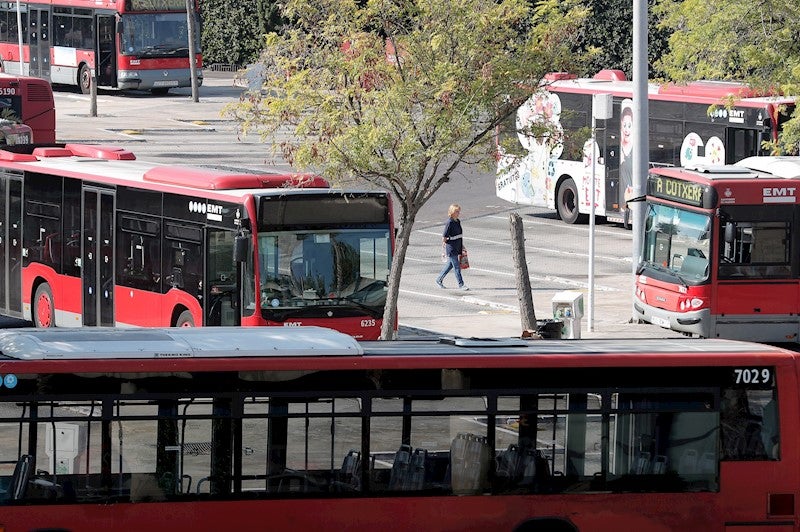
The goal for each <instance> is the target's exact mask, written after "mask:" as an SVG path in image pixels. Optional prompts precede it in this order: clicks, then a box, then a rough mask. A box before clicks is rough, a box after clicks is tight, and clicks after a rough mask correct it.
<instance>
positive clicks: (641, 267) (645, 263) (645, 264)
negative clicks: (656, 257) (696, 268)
mask: <svg viewBox="0 0 800 532" xmlns="http://www.w3.org/2000/svg"><path fill="white" fill-rule="evenodd" d="M647 268H649V269H651V270H655V271H657V272H659V273H664V274H667V275H669V276H670V277H674V278H675V279H677V280H678V281H679V282H680V283H681V284H682V285H683V286H684V287H685V288H688V287H689V285H688V284H686V280H685V279H684V278H683V277H681V275H680V274H679V273H678V272H676V271H675V270H673V269H671V268H667V267H666V266H663V265H661V264H658V263H657V262H650V261H643V262H642V263H641V264H640V265H639V268H638V269H637V271H636V274H637V275H641V274H642V272H644V270H645V269H647Z"/></svg>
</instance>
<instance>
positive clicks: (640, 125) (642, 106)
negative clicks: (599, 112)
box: [628, 0, 650, 316]
mask: <svg viewBox="0 0 800 532" xmlns="http://www.w3.org/2000/svg"><path fill="white" fill-rule="evenodd" d="M647 77H648V58H647V0H633V177H632V186H633V197H634V198H641V197H642V196H643V195H644V192H645V182H646V179H647V170H648V167H649V160H650V157H649V151H650V150H649V146H650V136H649V131H648V116H649V111H650V109H649V105H648V103H649V102H648V100H647V98H648V93H647ZM628 208H629V209H630V210H629V212H630V215H631V229H632V231H633V249H632V257H631V258H632V275H631V281H630V295H631V316H633V302H634V301H635V296H634V289H633V287H634V280H635V277H636V269H637V267H638V266H639V261H640V260H641V252H642V240H643V235H642V224H643V222H644V205H643V203H642V202H641V201H635V202H633V203H631V204H630V205H628Z"/></svg>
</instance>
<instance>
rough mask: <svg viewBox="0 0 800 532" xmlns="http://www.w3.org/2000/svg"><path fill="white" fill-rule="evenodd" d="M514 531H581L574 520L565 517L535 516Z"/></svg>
mask: <svg viewBox="0 0 800 532" xmlns="http://www.w3.org/2000/svg"><path fill="white" fill-rule="evenodd" d="M514 532H579V530H578V527H577V526H575V525H574V524H573V523H572V521H570V520H569V519H566V518H563V517H535V518H533V519H527V520H525V521H523V522H522V523H520V524H518V525H517V526H516V527H515V528H514Z"/></svg>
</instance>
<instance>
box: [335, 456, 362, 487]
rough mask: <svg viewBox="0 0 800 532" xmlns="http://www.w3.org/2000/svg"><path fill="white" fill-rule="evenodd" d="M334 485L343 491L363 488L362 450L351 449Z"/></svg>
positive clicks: (343, 461)
mask: <svg viewBox="0 0 800 532" xmlns="http://www.w3.org/2000/svg"><path fill="white" fill-rule="evenodd" d="M333 487H334V488H336V489H339V490H341V491H352V490H355V491H358V490H360V489H361V452H360V451H357V450H356V449H350V450H349V451H347V454H346V455H345V457H344V460H342V467H341V469H340V470H339V473H338V475H337V479H336V480H335V481H334V482H333Z"/></svg>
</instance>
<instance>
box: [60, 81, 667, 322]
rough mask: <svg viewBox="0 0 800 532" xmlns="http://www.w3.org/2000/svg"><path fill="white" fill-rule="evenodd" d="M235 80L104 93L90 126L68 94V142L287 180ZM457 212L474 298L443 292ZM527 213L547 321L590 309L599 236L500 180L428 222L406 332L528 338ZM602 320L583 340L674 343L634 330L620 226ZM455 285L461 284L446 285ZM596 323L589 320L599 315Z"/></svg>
mask: <svg viewBox="0 0 800 532" xmlns="http://www.w3.org/2000/svg"><path fill="white" fill-rule="evenodd" d="M240 94H241V90H240V89H238V88H236V87H234V86H233V83H232V75H231V74H228V73H213V72H207V73H206V82H205V85H204V86H203V87H201V88H200V92H199V100H200V101H199V102H193V101H192V99H191V91H190V90H189V89H173V90H171V91H170V94H169V95H167V96H152V95H150V94H149V93H134V92H132V93H117V92H105V91H104V92H101V94H99V95H98V100H97V112H98V116H96V117H91V116H89V109H90V100H89V97H88V96H85V95H81V94H77V93H75V92H73V91H69V90H58V91H57V93H56V110H57V134H56V137H57V139H58V140H59V141H60V142H87V143H102V144H114V145H121V146H123V147H125V148H128V149H130V150H131V151H133V152H134V153H136V154H137V157H139V158H140V159H150V160H158V161H161V162H164V163H165V164H192V165H203V166H216V167H223V168H224V167H245V168H251V169H260V170H265V169H268V168H273V169H275V168H277V169H281V168H283V169H286V168H288V165H287V164H286V162H285V161H283V160H282V159H281V158H280V157H278V156H276V155H275V154H274V153H273V151H272V150H271V149H270V146H269V145H267V144H264V143H262V142H261V140H260V139H259V138H258V137H257V136H241V135H240V134H239V132H238V130H237V123H236V122H235V121H234V120H232V119H231V118H229V117H226V116H224V115H222V114H221V112H222V110H223V109H224V107H225V106H226V105H227V104H230V103H232V102H236V101H238V99H239V96H240ZM451 202H457V203H460V204H461V205H462V207H463V215H462V216H463V225H464V228H465V243H466V246H467V248H468V249H469V252H470V260H471V263H472V268H470V269H469V270H468V271H466V272H465V279H466V282H467V284H468V285H469V286H470V287H471V290H470V291H469V292H459V291H456V290H452V289H451V290H441V289H439V288H438V287H436V285H435V284H434V279H435V276H436V274H437V272H438V270H439V268H440V267H441V262H440V245H441V240H440V237H439V235H440V231H441V226H442V224H443V222H444V220H445V217H446V211H447V206H448V205H449V204H450V203H451ZM511 212H518V213H519V214H520V215H521V216H522V218H523V220H524V227H525V235H526V255H527V259H528V267H529V270H530V271H529V273H530V277H531V283H532V285H533V299H534V304H535V308H536V314H537V318H540V319H543V318H549V317H551V300H552V298H553V297H554V295H555V294H556V293H558V292H560V291H563V290H579V291H581V292H583V293H584V298H585V303H586V304H587V305H588V290H589V287H588V284H587V283H588V262H589V257H588V252H587V250H588V247H589V244H588V242H589V229H588V226H585V225H583V226H581V225H578V226H568V225H566V224H563V223H562V222H560V221H559V220H558V219H557V217H556V216H555V214H554V213H550V212H547V211H544V210H541V209H534V208H528V207H526V208H517V207H515V206H513V205H511V204H508V203H506V202H503V201H501V200H499V199H498V198H496V197H495V195H494V177H493V175H492V174H486V173H480V172H465V173H461V174H458V175H456V176H454V179H453V180H452V181H451V182H450V183H447V184H446V185H445V186H444V187H442V189H441V190H440V191H439V192H438V193H437V196H436V198H434V200H432V201H430V202H429V203H428V204H427V205H426V206H425V207H424V208H423V210H422V211H421V213H420V215H419V217H418V219H417V221H416V223H415V225H414V233H413V236H412V241H411V247H410V249H409V253H408V257H407V260H406V264H405V267H404V274H403V280H402V283H401V293H400V301H399V314H400V324H401V331H402V332H403V334H404V335H405V334H406V333H408V332H409V331H414V330H417V329H419V330H423V331H433V332H435V333H439V334H449V335H458V336H482V337H489V336H518V335H519V334H520V332H521V326H520V317H519V313H518V308H519V302H518V298H517V294H516V292H515V290H514V286H515V283H514V271H513V268H512V265H511V259H510V257H511V243H510V230H509V221H508V220H509V214H510V213H511ZM595 238H596V247H595V249H596V253H595V291H594V293H595V309H594V320H593V331H589V330H588V323H587V319H586V318H585V319H584V320H583V336H584V337H588V336H651V337H652V336H656V337H658V336H673V335H672V334H670V333H669V332H668V331H664V330H662V329H659V328H657V327H654V326H650V325H633V324H630V323H628V321H629V318H630V316H631V311H630V309H631V305H632V299H631V294H632V288H633V281H632V274H631V269H632V267H631V258H630V257H631V233H630V231H627V230H625V229H623V228H622V227H620V226H616V225H598V226H597V228H596V232H595ZM448 281H449V285H450V286H453V285H454V282H453V280H452V276H451V277H450V278H449V279H447V280H446V282H445V284H448ZM587 312H588V309H587Z"/></svg>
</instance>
